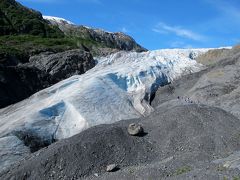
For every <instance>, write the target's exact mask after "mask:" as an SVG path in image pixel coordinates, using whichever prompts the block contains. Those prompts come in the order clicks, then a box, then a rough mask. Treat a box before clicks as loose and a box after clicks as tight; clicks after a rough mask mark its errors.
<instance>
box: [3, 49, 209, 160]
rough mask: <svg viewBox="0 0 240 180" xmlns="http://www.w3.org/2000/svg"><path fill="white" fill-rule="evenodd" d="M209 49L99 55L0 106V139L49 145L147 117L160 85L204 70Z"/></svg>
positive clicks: (151, 109)
mask: <svg viewBox="0 0 240 180" xmlns="http://www.w3.org/2000/svg"><path fill="white" fill-rule="evenodd" d="M208 50H209V49H164V50H155V51H148V52H142V53H137V52H118V53H115V54H112V55H109V56H107V57H98V58H95V59H96V61H97V64H96V66H95V67H94V68H93V69H91V70H89V71H88V72H86V73H85V74H82V75H75V76H72V77H70V78H68V79H66V80H63V81H61V82H59V83H57V84H55V85H53V86H51V87H49V88H47V89H44V90H42V91H40V92H38V93H36V94H34V95H32V96H31V97H30V98H28V99H26V100H24V101H21V102H19V103H17V104H14V105H11V106H9V107H6V108H4V109H0V119H1V121H0V141H1V139H2V138H7V137H11V138H13V137H17V138H19V139H20V140H22V141H24V139H26V137H29V136H33V137H34V138H35V139H37V140H38V141H41V142H44V143H47V144H51V143H52V142H54V141H57V140H60V139H65V138H68V137H71V136H73V135H75V134H77V133H80V132H81V131H83V130H85V129H87V128H89V127H92V126H95V125H98V124H109V123H114V122H116V121H120V120H126V119H132V118H139V117H142V116H147V115H149V114H150V113H151V112H152V111H154V109H153V108H152V107H151V105H150V103H149V101H150V97H151V95H152V94H153V93H154V92H155V91H156V90H157V88H158V87H160V86H163V85H166V84H168V83H170V82H171V81H173V80H175V79H177V78H179V77H181V76H182V75H184V74H189V73H194V72H197V71H200V70H201V69H203V68H204V66H203V65H202V64H200V63H198V62H197V61H196V60H195V59H196V57H198V56H199V55H201V54H203V53H205V52H207V51H208ZM11 138H10V139H11ZM15 141H16V142H17V140H15ZM17 143H19V142H17ZM17 143H15V144H14V146H16V144H17ZM25 145H26V142H25ZM10 146H11V144H10ZM21 146H22V144H21ZM10 148H11V147H9V149H10ZM24 152H26V150H24ZM0 153H1V150H0ZM13 159H14V161H15V159H16V158H13Z"/></svg>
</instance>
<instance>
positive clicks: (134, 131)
mask: <svg viewBox="0 0 240 180" xmlns="http://www.w3.org/2000/svg"><path fill="white" fill-rule="evenodd" d="M128 134H130V135H131V136H139V135H141V134H143V127H142V126H141V125H140V124H135V123H132V124H129V126H128Z"/></svg>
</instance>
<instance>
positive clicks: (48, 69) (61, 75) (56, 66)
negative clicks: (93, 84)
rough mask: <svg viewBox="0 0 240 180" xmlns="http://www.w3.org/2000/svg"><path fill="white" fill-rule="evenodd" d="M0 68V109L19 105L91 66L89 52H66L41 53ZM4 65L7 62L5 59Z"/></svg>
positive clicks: (91, 60) (92, 64)
mask: <svg viewBox="0 0 240 180" xmlns="http://www.w3.org/2000/svg"><path fill="white" fill-rule="evenodd" d="M19 61H20V60H16V61H15V62H16V64H15V66H12V65H14V64H13V63H10V65H11V66H9V64H8V63H5V64H4V65H3V64H2V65H1V66H0V108H3V107H6V106H8V105H10V104H13V103H16V102H19V101H21V100H23V99H25V98H27V97H29V96H31V95H32V94H34V93H35V92H37V91H40V90H42V89H44V88H47V87H49V86H51V85H53V84H55V83H57V82H59V81H61V80H63V79H66V78H68V77H70V76H72V75H76V74H83V73H85V72H86V71H87V70H89V69H91V68H92V67H94V66H95V61H94V59H93V57H92V55H91V54H90V53H89V52H86V51H82V50H70V51H66V52H62V53H57V54H52V53H44V54H40V55H38V56H34V57H31V58H30V62H28V63H23V64H22V63H18V62H19ZM25 61H26V60H25ZM6 62H10V60H9V61H7V60H6Z"/></svg>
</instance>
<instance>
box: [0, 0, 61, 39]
mask: <svg viewBox="0 0 240 180" xmlns="http://www.w3.org/2000/svg"><path fill="white" fill-rule="evenodd" d="M0 22H1V23H0V35H10V34H11V35H12V34H15V35H17V34H28V35H35V36H42V37H63V33H62V32H61V31H60V30H59V29H58V28H57V27H56V26H51V25H49V24H48V23H47V22H46V21H45V20H44V19H43V18H42V15H41V13H40V12H37V11H34V10H32V9H29V8H26V7H24V6H22V5H21V4H20V3H18V2H16V1H15V0H1V1H0Z"/></svg>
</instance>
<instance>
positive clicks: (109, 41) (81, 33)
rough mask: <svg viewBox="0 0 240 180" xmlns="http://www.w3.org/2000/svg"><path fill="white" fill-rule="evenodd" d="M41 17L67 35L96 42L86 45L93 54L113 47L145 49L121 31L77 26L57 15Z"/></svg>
mask: <svg viewBox="0 0 240 180" xmlns="http://www.w3.org/2000/svg"><path fill="white" fill-rule="evenodd" d="M43 18H44V19H46V20H48V21H49V22H50V23H51V24H52V25H55V26H58V27H59V29H61V30H62V32H64V34H65V35H66V36H68V37H74V38H78V39H87V40H89V41H92V42H96V43H98V44H99V46H98V47H96V46H92V45H90V44H89V45H86V46H87V47H88V48H89V49H90V50H91V51H92V52H93V53H94V54H97V55H98V54H99V55H105V54H109V52H111V51H113V49H115V50H125V51H136V52H143V51H146V50H147V49H145V48H143V47H142V46H140V45H139V44H138V43H136V41H135V40H134V39H133V38H132V37H130V36H128V35H126V34H124V33H121V32H116V33H113V32H108V31H104V30H102V29H96V28H90V27H86V26H78V25H75V24H73V23H72V22H70V21H68V20H65V19H63V18H58V17H52V16H43ZM104 48H107V49H104ZM111 49H112V50H111ZM100 51H102V52H100Z"/></svg>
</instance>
